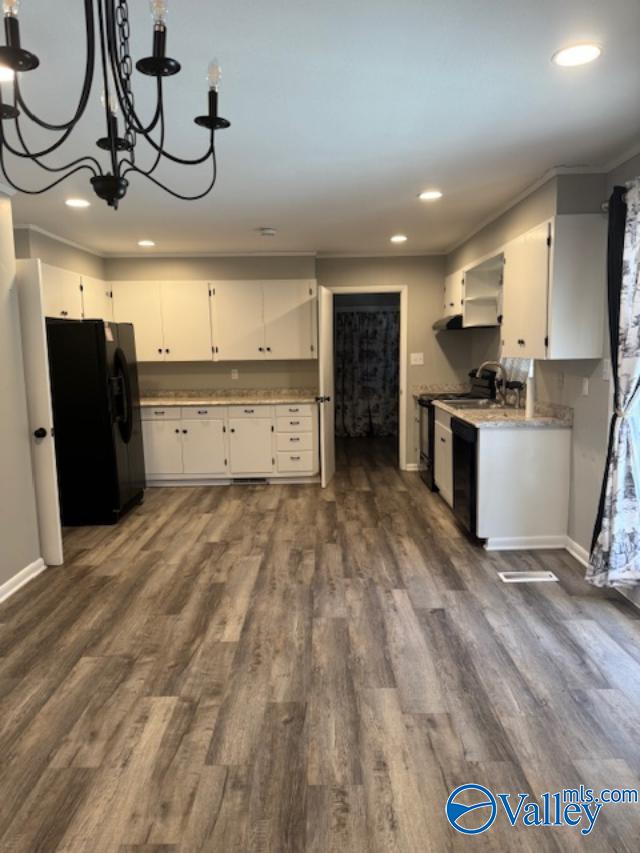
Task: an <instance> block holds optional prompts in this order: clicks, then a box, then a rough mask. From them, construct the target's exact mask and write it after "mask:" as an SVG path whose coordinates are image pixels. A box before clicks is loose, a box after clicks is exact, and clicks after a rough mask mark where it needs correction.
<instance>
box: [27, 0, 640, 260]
mask: <svg viewBox="0 0 640 853" xmlns="http://www.w3.org/2000/svg"><path fill="white" fill-rule="evenodd" d="M68 5H71V4H67V3H64V4H60V3H58V4H49V3H45V2H44V0H25V2H24V3H23V4H22V39H23V45H24V46H25V47H27V48H28V49H32V50H34V51H35V52H36V53H37V54H38V55H39V56H40V57H41V60H42V64H41V67H40V69H38V70H37V71H35V72H32V73H31V74H29V75H23V88H24V91H25V94H26V96H27V97H28V100H29V102H31V104H32V105H34V106H35V107H36V108H37V109H40V110H41V111H42V112H43V113H45V115H46V117H47V118H48V119H49V120H50V121H61V120H63V119H65V118H67V117H68V115H69V114H70V113H71V111H72V109H73V108H74V106H75V104H74V102H75V100H76V98H77V93H78V92H79V87H80V78H81V73H82V69H83V64H84V47H83V45H84V33H83V20H82V15H81V13H80V9H81V3H80V0H75V2H74V3H73V6H74V10H76V11H74V13H73V14H71V13H70V12H68V11H67V9H66V7H67V6H68ZM130 5H131V7H132V10H133V12H132V25H133V33H134V35H133V38H132V52H133V54H134V57H135V58H139V57H140V56H142V55H145V54H147V53H148V52H149V50H148V48H149V42H150V39H151V24H150V18H149V16H148V13H147V5H148V4H147V3H146V2H142V0H131V2H130ZM63 9H64V11H63ZM639 37H640V3H638V0H607V2H602V0H581V2H580V0H562V2H558V0H528V2H525V0H516V2H513V0H511V1H510V2H506V0H505V2H498V0H483V2H478V1H477V0H432V2H425V0H386V2H382V0H324V2H322V3H309V2H301V3H291V2H284V0H272V2H270V3H268V4H267V3H264V2H258V0H218V2H211V0H181V1H180V2H177V0H174V2H173V3H172V4H171V12H170V28H169V51H168V52H169V53H170V55H173V56H174V57H175V58H177V59H179V60H180V61H181V62H182V64H183V72H182V73H181V74H180V75H178V76H177V77H174V78H173V79H171V80H169V81H168V82H167V84H166V92H167V114H168V116H169V131H168V142H169V143H170V145H171V148H172V150H173V151H174V152H175V153H179V154H182V155H185V156H189V155H195V154H197V153H198V152H199V150H200V149H202V147H203V146H204V145H205V144H206V143H205V139H206V131H203V130H201V129H200V128H198V127H197V126H196V125H195V124H193V117H194V116H195V115H197V114H199V113H202V112H204V111H205V107H206V104H205V101H206V69H207V63H208V61H209V59H210V58H211V57H212V56H214V55H217V56H218V57H219V59H220V61H221V63H222V65H223V70H224V78H223V82H222V90H221V102H220V111H221V114H222V115H224V116H226V117H227V118H229V119H230V120H231V121H232V125H233V126H232V128H231V129H230V130H227V131H225V132H224V133H221V134H220V135H219V144H218V159H219V180H218V185H217V187H216V190H215V191H214V193H213V194H212V195H211V196H209V197H208V198H206V199H205V200H203V201H200V202H195V203H185V202H180V201H176V200H173V199H171V198H170V197H169V196H167V195H165V194H164V193H162V192H161V191H160V190H158V189H156V188H155V187H153V186H152V185H151V184H149V183H148V182H146V181H145V180H144V179H143V178H137V177H135V176H134V177H133V179H132V186H131V187H130V190H129V195H128V196H127V197H126V198H125V200H124V201H123V202H122V204H121V207H120V210H118V211H117V212H113V211H112V210H110V209H108V208H107V207H106V205H104V203H103V202H100V201H99V200H98V199H97V198H95V197H93V198H92V202H93V203H92V207H91V208H90V209H89V210H87V211H72V210H69V209H68V208H66V207H65V206H64V204H63V201H64V199H65V198H66V197H68V196H70V195H84V196H86V197H88V198H89V197H91V189H90V187H89V185H88V177H86V178H85V177H82V176H80V177H78V176H76V177H74V178H72V179H71V180H70V181H69V182H67V183H66V184H64V185H62V187H59V188H57V189H56V190H54V191H52V192H49V193H47V194H45V195H43V196H36V197H28V196H24V195H20V196H17V197H16V199H15V219H16V222H17V223H19V224H33V225H37V226H39V227H40V228H43V229H45V230H47V231H50V232H53V233H55V234H58V235H60V236H62V237H65V238H67V239H69V240H73V241H75V242H77V243H80V244H82V245H85V246H87V247H88V248H91V249H93V250H96V251H98V252H100V253H104V254H138V253H140V252H141V251H142V250H139V249H138V248H137V245H136V242H137V240H138V239H140V238H143V237H150V238H152V239H154V240H155V241H156V243H157V251H159V252H162V253H186V254H188V253H205V254H206V253H212V254H215V253H229V254H234V253H245V252H260V251H262V252H264V251H268V252H320V253H337V254H340V253H345V254H366V253H371V254H380V253H387V252H389V253H391V252H393V253H398V254H401V253H404V254H416V253H423V252H425V253H426V252H440V251H442V250H445V249H447V248H449V247H451V246H452V245H453V244H455V243H456V242H457V241H459V240H460V239H461V238H463V237H464V236H465V235H466V234H468V233H469V232H470V231H471V230H472V229H473V228H474V227H475V226H476V225H477V224H478V223H479V222H481V221H482V220H484V219H485V218H486V217H487V216H488V215H490V214H491V213H492V212H493V211H495V210H496V209H498V208H500V207H502V206H503V205H504V204H505V203H506V202H507V201H508V200H509V199H510V198H512V197H513V196H515V195H516V194H518V193H519V192H521V191H522V190H523V189H525V188H526V187H527V186H528V185H530V184H531V183H532V182H533V181H535V180H536V179H537V178H539V177H540V176H541V175H542V174H543V173H544V172H545V171H546V170H547V169H549V168H551V167H553V166H557V165H583V164H588V165H592V166H601V165H603V164H605V163H607V162H608V161H610V160H611V159H612V158H615V157H616V156H617V155H619V154H620V153H621V152H623V151H625V150H626V149H628V148H630V147H631V146H632V145H633V144H634V142H638V143H640V108H639V105H638V103H639V102H638V91H640V51H639V50H638V38H639ZM587 40H589V41H590V40H595V41H597V42H600V43H601V44H602V45H603V46H604V54H603V56H602V58H601V59H600V60H599V61H598V62H596V63H594V64H593V65H590V66H585V67H582V68H575V69H560V68H558V67H556V66H555V65H553V64H552V63H551V62H550V57H551V54H552V53H553V52H554V51H555V50H556V49H557V48H559V47H561V46H563V45H565V44H567V43H573V42H578V41H587ZM135 76H136V84H137V87H138V94H137V99H136V103H137V106H138V107H139V110H140V111H141V112H143V113H144V114H147V113H148V112H149V110H150V108H151V94H152V90H151V87H150V81H149V80H148V78H143V77H142V76H141V75H139V74H137V72H136V75H135ZM100 92H101V86H100V85H99V83H98V81H96V83H95V84H94V93H93V96H92V107H91V109H90V110H88V112H87V114H86V116H85V118H84V119H83V122H82V124H81V125H80V126H79V127H78V129H77V130H76V132H75V136H74V138H73V139H72V140H71V141H70V145H69V148H68V149H67V151H68V152H69V153H68V155H67V157H66V158H65V159H71V158H72V157H73V156H79V155H81V154H84V153H95V152H96V151H97V149H95V147H94V143H95V140H96V138H97V137H98V136H99V135H102V133H103V126H102V118H101V112H100V105H99V97H100ZM145 107H146V108H147V109H146V110H145ZM32 138H33V139H34V140H35V141H36V142H38V141H42V139H43V137H42V136H41V135H40V134H38V133H36V134H34V135H33V136H32ZM142 149H143V143H142V142H141V143H140V146H139V151H142ZM138 156H139V159H140V160H141V161H143V160H144V158H143V156H142V155H141V154H139V155H138ZM18 174H20V175H21V176H22V175H26V174H29V176H30V183H31V185H32V186H37V185H38V184H40V183H41V182H42V180H43V179H42V176H41V174H39V173H36V174H34V173H33V172H32V171H31V170H30V169H29V171H28V173H27V172H23V171H19V172H18ZM87 174H88V173H87ZM162 177H164V178H165V179H166V180H168V181H170V182H172V183H173V184H174V186H175V187H176V188H178V189H182V190H193V189H195V188H197V187H198V185H199V183H200V182H201V181H203V180H206V169H205V170H204V171H201V172H199V173H197V172H196V171H195V170H190V169H186V170H185V169H183V170H180V169H177V168H174V167H171V166H167V167H164V169H163V172H162ZM431 186H436V187H439V188H441V189H442V190H443V192H444V193H445V197H444V199H442V200H441V201H439V202H436V203H433V204H425V203H421V202H419V201H418V200H417V199H416V196H417V194H418V192H419V191H420V190H422V189H424V188H427V187H431ZM263 225H268V226H274V227H276V228H277V229H278V235H277V236H276V237H275V238H264V237H261V236H259V235H258V234H257V233H256V230H255V229H257V228H258V227H259V226H263ZM399 231H400V232H404V233H406V234H407V235H408V236H409V241H408V242H407V243H406V244H404V246H401V247H399V248H395V247H392V246H391V245H390V243H389V237H390V236H391V235H392V234H394V233H397V232H399Z"/></svg>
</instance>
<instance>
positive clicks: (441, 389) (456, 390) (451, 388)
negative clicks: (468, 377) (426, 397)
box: [411, 382, 469, 400]
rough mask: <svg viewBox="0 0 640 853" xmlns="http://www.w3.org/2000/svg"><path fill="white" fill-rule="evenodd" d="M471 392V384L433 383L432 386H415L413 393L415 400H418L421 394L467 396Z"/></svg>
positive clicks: (412, 389)
mask: <svg viewBox="0 0 640 853" xmlns="http://www.w3.org/2000/svg"><path fill="white" fill-rule="evenodd" d="M468 391H469V384H468V383H465V384H462V383H455V382H453V383H449V384H446V383H444V384H443V383H440V384H438V383H432V384H431V385H413V386H412V388H411V393H412V394H413V396H414V399H416V400H417V399H418V397H419V396H420V395H421V394H466V393H467V392H468Z"/></svg>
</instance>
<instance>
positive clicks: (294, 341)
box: [263, 280, 317, 359]
mask: <svg viewBox="0 0 640 853" xmlns="http://www.w3.org/2000/svg"><path fill="white" fill-rule="evenodd" d="M263 294H264V328H265V358H267V359H302V358H316V355H317V332H316V328H315V327H316V316H315V310H314V307H315V304H316V295H317V294H316V282H315V281H286V280H285V281H265V282H264V287H263Z"/></svg>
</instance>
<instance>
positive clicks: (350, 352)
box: [335, 308, 400, 438]
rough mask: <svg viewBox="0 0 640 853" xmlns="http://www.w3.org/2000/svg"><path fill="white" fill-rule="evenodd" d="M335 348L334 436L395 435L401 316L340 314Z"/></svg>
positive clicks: (382, 312) (366, 311)
mask: <svg viewBox="0 0 640 853" xmlns="http://www.w3.org/2000/svg"><path fill="white" fill-rule="evenodd" d="M335 342H336V388H335V394H336V435H338V436H341V437H349V438H356V437H362V436H369V435H374V436H394V435H397V434H398V400H399V390H398V374H399V358H400V312H399V311H398V310H397V309H391V310H385V309H375V310H371V309H358V308H349V309H346V310H343V309H339V310H338V311H337V312H336V323H335Z"/></svg>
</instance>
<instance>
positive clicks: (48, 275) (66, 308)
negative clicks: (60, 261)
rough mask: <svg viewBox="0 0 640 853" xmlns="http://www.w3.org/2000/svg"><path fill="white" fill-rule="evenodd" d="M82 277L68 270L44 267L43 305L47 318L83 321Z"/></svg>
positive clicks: (46, 265) (45, 265)
mask: <svg viewBox="0 0 640 853" xmlns="http://www.w3.org/2000/svg"><path fill="white" fill-rule="evenodd" d="M80 283H81V282H80V276H79V275H77V274H76V273H72V272H69V271H68V270H63V269H60V268H59V267H52V266H49V264H43V265H42V304H43V309H44V315H45V317H64V319H66V320H81V319H82V291H81V290H80Z"/></svg>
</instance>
